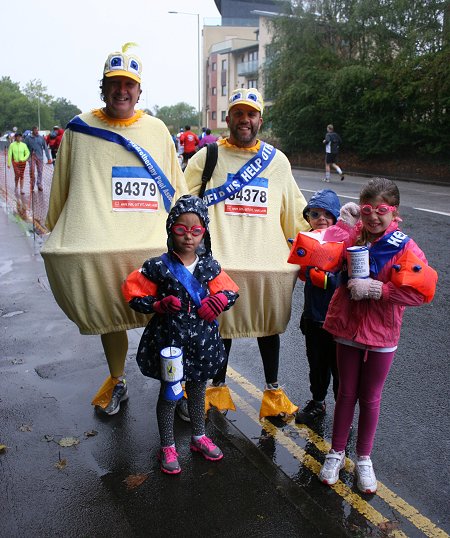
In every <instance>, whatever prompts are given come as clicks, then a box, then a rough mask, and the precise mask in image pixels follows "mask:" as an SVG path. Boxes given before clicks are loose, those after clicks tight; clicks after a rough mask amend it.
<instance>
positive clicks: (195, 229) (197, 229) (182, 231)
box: [171, 224, 205, 237]
mask: <svg viewBox="0 0 450 538" xmlns="http://www.w3.org/2000/svg"><path fill="white" fill-rule="evenodd" d="M171 229H172V232H173V233H174V234H175V235H186V234H187V233H190V234H191V235H192V236H193V237H198V236H200V235H202V234H204V233H205V228H203V226H199V225H196V226H192V228H188V227H187V226H185V225H184V224H174V225H173V226H172V228H171Z"/></svg>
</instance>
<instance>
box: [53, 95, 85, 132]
mask: <svg viewBox="0 0 450 538" xmlns="http://www.w3.org/2000/svg"><path fill="white" fill-rule="evenodd" d="M50 108H51V109H52V111H53V117H54V119H55V121H54V124H55V125H59V126H60V127H62V128H64V127H65V126H66V125H67V123H68V122H69V121H70V120H71V119H72V118H73V117H74V116H76V115H78V114H80V113H81V110H80V109H79V108H78V107H77V106H75V105H73V104H72V103H71V102H70V101H68V100H67V99H65V98H64V97H59V98H58V99H54V100H53V101H51V103H50Z"/></svg>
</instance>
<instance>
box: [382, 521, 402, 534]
mask: <svg viewBox="0 0 450 538" xmlns="http://www.w3.org/2000/svg"><path fill="white" fill-rule="evenodd" d="M378 527H379V528H380V529H381V530H382V531H383V532H385V533H387V534H389V533H390V532H392V531H396V530H398V529H399V528H400V522H399V521H383V522H382V523H380V524H379V525H378Z"/></svg>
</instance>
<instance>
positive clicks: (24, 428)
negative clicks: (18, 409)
mask: <svg viewBox="0 0 450 538" xmlns="http://www.w3.org/2000/svg"><path fill="white" fill-rule="evenodd" d="M19 430H20V431H21V432H31V431H33V428H32V427H31V424H22V425H21V426H20V428H19Z"/></svg>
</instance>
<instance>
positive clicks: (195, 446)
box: [189, 435, 223, 461]
mask: <svg viewBox="0 0 450 538" xmlns="http://www.w3.org/2000/svg"><path fill="white" fill-rule="evenodd" d="M189 448H190V449H191V450H192V452H200V454H202V456H203V457H204V458H205V459H206V460H210V461H219V460H221V459H222V458H223V453H222V451H221V450H220V448H219V447H218V446H216V445H215V444H214V443H213V442H212V441H211V439H210V438H209V437H206V435H204V436H203V437H200V439H191V444H190V446H189Z"/></svg>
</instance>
